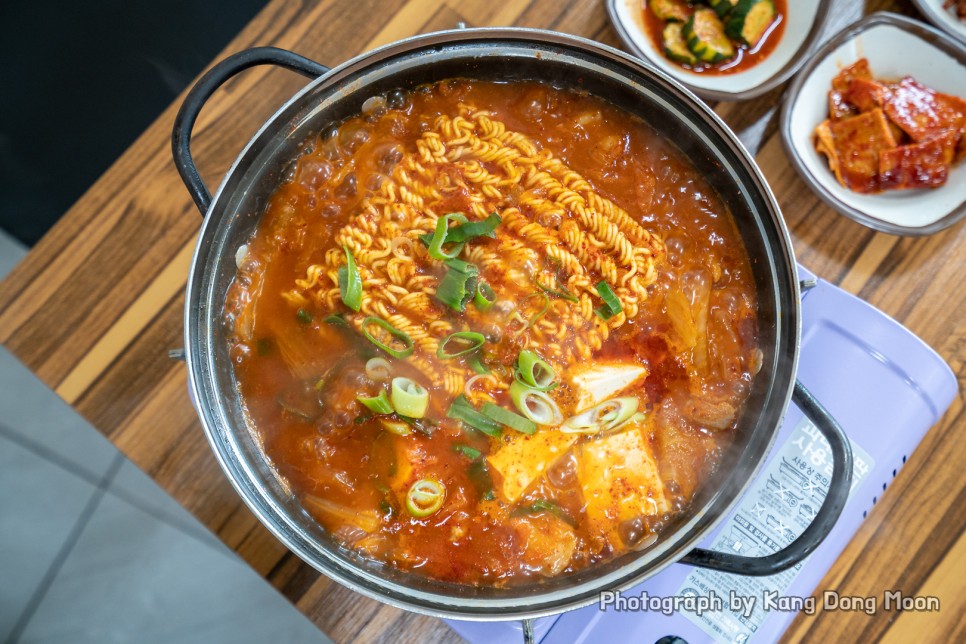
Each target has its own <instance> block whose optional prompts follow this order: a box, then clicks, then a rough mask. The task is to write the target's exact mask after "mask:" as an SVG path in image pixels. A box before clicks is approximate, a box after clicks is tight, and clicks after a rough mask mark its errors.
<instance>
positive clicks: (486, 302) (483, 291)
mask: <svg viewBox="0 0 966 644" xmlns="http://www.w3.org/2000/svg"><path fill="white" fill-rule="evenodd" d="M494 302H496V293H494V292H493V289H492V288H490V285H489V284H487V283H486V282H484V281H483V280H480V281H479V282H477V284H476V295H474V296H473V304H475V305H476V308H477V309H479V310H480V311H487V310H489V308H490V307H491V306H493V303H494Z"/></svg>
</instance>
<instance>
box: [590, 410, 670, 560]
mask: <svg viewBox="0 0 966 644" xmlns="http://www.w3.org/2000/svg"><path fill="white" fill-rule="evenodd" d="M642 430H643V426H642V425H639V424H637V423H632V424H630V426H629V427H628V428H627V429H626V430H625V431H622V432H620V433H618V434H611V435H609V436H604V437H603V438H598V439H597V440H593V441H589V442H587V443H584V444H583V445H581V446H580V448H579V450H578V452H577V477H578V480H579V481H580V486H581V488H582V490H583V493H584V502H585V503H586V510H585V512H586V516H587V520H588V521H589V522H590V523H591V530H590V532H591V533H594V532H597V533H601V534H605V535H607V538H608V540H609V541H610V542H611V543H612V544H614V545H615V546H620V545H622V544H621V541H620V535H619V533H618V527H619V526H620V524H621V523H622V522H624V521H626V520H628V519H633V518H634V517H639V516H651V515H655V514H663V513H665V512H667V511H668V508H669V505H668V502H667V499H666V498H665V496H664V484H663V483H662V482H661V477H660V473H659V472H658V469H657V462H656V461H655V459H654V455H653V454H652V453H651V450H650V446H649V445H648V444H647V441H646V440H645V438H644V434H643V431H642Z"/></svg>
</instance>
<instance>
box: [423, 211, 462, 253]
mask: <svg viewBox="0 0 966 644" xmlns="http://www.w3.org/2000/svg"><path fill="white" fill-rule="evenodd" d="M451 221H458V222H459V223H461V224H465V223H466V222H467V221H469V220H468V219H467V218H466V216H465V215H463V214H461V213H458V212H454V213H450V214H448V215H443V216H442V217H440V218H439V219H437V220H436V230H435V231H433V234H432V235H420V236H419V239H420V240H421V241H422V242H423V243H424V244H426V247H427V250H428V251H429V256H430V257H432V258H433V259H438V260H445V259H453V258H454V257H456V256H457V255H459V254H460V251H462V250H463V246H464V244H463V242H455V243H453V245H452V246H451V247H450V252H446V250H444V249H443V245H444V244H449V243H451V240H450V239H448V237H449V235H450V227H449V222H451ZM427 237H428V238H429V239H427Z"/></svg>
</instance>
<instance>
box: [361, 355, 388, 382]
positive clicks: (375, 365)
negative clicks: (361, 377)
mask: <svg viewBox="0 0 966 644" xmlns="http://www.w3.org/2000/svg"><path fill="white" fill-rule="evenodd" d="M366 375H367V376H369V377H370V378H372V379H373V380H375V381H376V382H385V381H387V380H389V378H390V376H391V375H392V367H390V366H389V361H388V360H386V359H385V358H370V359H369V361H368V362H366Z"/></svg>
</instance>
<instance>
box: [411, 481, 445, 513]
mask: <svg viewBox="0 0 966 644" xmlns="http://www.w3.org/2000/svg"><path fill="white" fill-rule="evenodd" d="M445 498H446V488H445V487H443V484H442V483H440V482H439V481H437V480H436V479H419V480H418V481H416V482H415V483H413V485H412V487H410V488H409V492H407V493H406V509H407V510H409V513H410V514H411V515H413V516H414V517H417V518H422V517H428V516H429V515H431V514H433V513H434V512H436V511H437V510H439V509H440V508H441V507H443V500H444V499H445Z"/></svg>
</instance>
